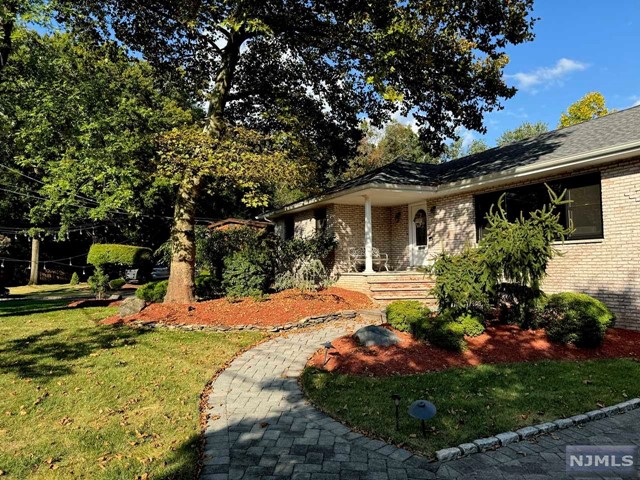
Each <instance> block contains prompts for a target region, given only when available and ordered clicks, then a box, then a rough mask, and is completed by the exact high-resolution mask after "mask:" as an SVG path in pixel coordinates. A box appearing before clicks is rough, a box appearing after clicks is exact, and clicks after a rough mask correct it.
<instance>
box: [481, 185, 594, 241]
mask: <svg viewBox="0 0 640 480" xmlns="http://www.w3.org/2000/svg"><path fill="white" fill-rule="evenodd" d="M547 185H549V187H551V188H552V189H553V191H554V192H556V193H558V194H560V193H562V192H563V191H565V190H566V192H567V193H566V195H565V200H571V203H568V204H566V205H563V206H562V207H560V222H561V223H562V224H563V225H564V226H565V227H568V226H569V225H571V226H572V227H573V229H574V231H573V233H572V234H571V235H569V236H568V237H567V239H568V240H587V239H596V238H603V236H604V232H603V227H602V198H601V192H600V174H590V175H581V176H579V177H571V178H566V179H562V180H557V181H553V182H548V183H547ZM503 194H504V195H505V197H504V205H503V206H504V208H505V211H506V213H507V219H508V220H509V221H511V222H513V221H515V220H516V219H517V218H518V217H520V214H523V215H524V216H525V217H526V216H527V215H528V214H529V213H530V212H532V211H534V210H537V209H539V208H542V207H543V206H544V205H546V204H548V203H549V193H548V192H547V189H546V187H545V185H544V183H538V184H535V185H528V186H526V187H519V188H512V189H509V190H502V191H499V192H491V193H485V194H482V195H477V196H476V197H475V207H476V230H477V239H478V240H480V239H481V238H482V235H483V233H484V229H485V228H486V227H487V219H486V216H487V214H488V213H489V211H490V209H491V207H492V206H493V205H496V204H497V203H498V200H499V198H500V196H501V195H503Z"/></svg>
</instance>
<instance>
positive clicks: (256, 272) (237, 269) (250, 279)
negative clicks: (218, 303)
mask: <svg viewBox="0 0 640 480" xmlns="http://www.w3.org/2000/svg"><path fill="white" fill-rule="evenodd" d="M224 266H225V269H224V273H223V274H222V287H223V288H224V293H225V295H226V296H227V297H230V298H241V297H260V296H262V295H263V294H264V293H265V292H266V289H267V275H266V274H265V272H264V270H263V269H262V267H261V266H260V265H258V264H256V263H254V262H252V261H251V259H250V258H248V256H247V255H246V254H245V253H244V252H242V251H240V252H236V253H234V254H233V255H231V256H229V257H227V258H225V260H224Z"/></svg>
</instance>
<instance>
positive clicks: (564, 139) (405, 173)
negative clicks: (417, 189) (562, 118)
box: [325, 106, 640, 194]
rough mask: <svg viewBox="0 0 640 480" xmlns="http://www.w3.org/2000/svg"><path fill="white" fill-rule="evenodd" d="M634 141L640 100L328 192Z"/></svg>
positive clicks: (455, 176)
mask: <svg viewBox="0 0 640 480" xmlns="http://www.w3.org/2000/svg"><path fill="white" fill-rule="evenodd" d="M634 141H640V106H638V107H633V108H629V109H626V110H621V111H619V112H615V113H612V114H609V115H607V116H604V117H600V118H597V119H595V120H591V121H588V122H584V123H581V124H578V125H574V126H572V127H567V128H562V129H559V130H553V131H551V132H547V133H543V134H541V135H538V136H537V137H532V138H528V139H526V140H521V141H519V142H516V143H512V144H510V145H506V146H504V147H496V148H492V149H490V150H486V151H484V152H481V153H476V154H474V155H469V156H466V157H463V158H459V159H457V160H452V161H450V162H446V163H441V164H438V165H431V164H425V163H413V162H408V161H404V160H398V161H396V162H394V163H391V164H389V165H386V166H384V167H382V168H379V169H377V170H374V171H372V172H369V173H367V174H365V175H363V176H361V177H358V178H355V179H353V180H350V181H348V182H345V183H342V184H340V185H337V186H336V187H334V188H332V189H330V190H328V191H326V192H325V194H329V193H336V192H340V191H343V190H349V189H351V188H353V187H357V186H361V185H367V184H396V185H424V186H437V185H440V184H444V183H450V182H456V181H459V180H466V179H470V178H475V177H481V176H484V175H489V174H492V173H498V172H503V171H505V170H509V169H513V168H516V167H520V166H525V165H532V164H535V163H541V162H546V161H549V160H554V159H559V158H565V157H571V156H575V155H580V154H588V153H589V152H593V151H597V150H601V149H605V148H611V147H615V146H618V145H624V144H627V143H631V142H634Z"/></svg>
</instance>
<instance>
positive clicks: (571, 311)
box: [543, 292, 615, 347]
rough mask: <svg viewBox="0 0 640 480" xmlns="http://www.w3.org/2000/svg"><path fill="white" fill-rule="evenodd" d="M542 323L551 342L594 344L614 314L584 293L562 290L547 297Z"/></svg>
mask: <svg viewBox="0 0 640 480" xmlns="http://www.w3.org/2000/svg"><path fill="white" fill-rule="evenodd" d="M543 322H544V324H545V330H546V332H547V336H548V337H549V339H550V340H551V341H554V342H559V343H572V344H574V345H576V346H578V347H597V346H598V345H600V344H601V343H602V341H603V340H604V336H605V333H606V331H607V328H609V327H611V326H613V324H614V322H615V316H614V315H613V313H611V311H610V310H609V309H608V308H607V306H606V305H605V304H604V303H602V302H601V301H600V300H597V299H595V298H593V297H591V296H589V295H586V294H584V293H574V292H563V293H556V294H554V295H550V296H549V297H548V301H547V305H546V307H545V309H544V312H543Z"/></svg>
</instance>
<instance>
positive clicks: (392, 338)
mask: <svg viewBox="0 0 640 480" xmlns="http://www.w3.org/2000/svg"><path fill="white" fill-rule="evenodd" d="M353 337H354V338H355V339H356V340H357V341H358V343H359V344H360V345H364V346H365V347H372V346H380V347H388V346H390V345H395V344H397V343H399V342H400V338H398V336H397V335H396V334H395V333H393V332H392V331H391V330H387V329H386V328H383V327H378V326H376V325H368V326H366V327H362V328H361V329H360V330H358V331H357V332H356V333H354V334H353Z"/></svg>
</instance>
